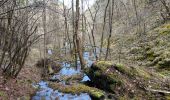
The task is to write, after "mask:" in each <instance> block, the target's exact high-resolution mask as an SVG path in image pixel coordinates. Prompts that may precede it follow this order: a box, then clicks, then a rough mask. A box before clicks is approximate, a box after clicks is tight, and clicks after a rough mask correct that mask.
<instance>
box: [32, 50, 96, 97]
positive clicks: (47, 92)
mask: <svg viewBox="0 0 170 100" xmlns="http://www.w3.org/2000/svg"><path fill="white" fill-rule="evenodd" d="M83 57H84V59H85V60H86V62H87V66H88V67H90V66H91V65H92V63H93V62H94V61H93V60H92V59H93V58H94V55H90V52H84V53H83ZM61 65H62V69H61V70H60V71H59V72H58V73H56V74H55V75H53V76H52V77H51V80H55V81H58V82H61V83H62V84H63V85H66V82H65V81H63V80H61V77H62V76H72V75H77V74H82V75H83V78H82V79H81V80H80V81H79V82H86V81H90V79H89V77H88V76H87V75H85V74H84V73H83V72H81V68H80V67H78V69H76V68H74V67H72V66H71V64H70V63H68V62H62V63H61ZM78 65H79V66H80V62H79V61H78ZM33 87H35V88H38V91H37V92H36V94H35V96H33V98H32V100H91V97H90V96H89V94H87V93H81V94H67V93H62V92H59V91H58V90H54V89H52V88H50V87H49V86H48V82H46V81H40V82H39V83H37V84H35V83H34V84H33Z"/></svg>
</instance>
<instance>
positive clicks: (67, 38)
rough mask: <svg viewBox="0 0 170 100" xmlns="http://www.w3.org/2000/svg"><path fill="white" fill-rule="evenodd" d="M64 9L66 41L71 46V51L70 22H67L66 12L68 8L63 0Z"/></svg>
mask: <svg viewBox="0 0 170 100" xmlns="http://www.w3.org/2000/svg"><path fill="white" fill-rule="evenodd" d="M63 9H64V23H65V34H66V41H67V40H68V42H69V46H70V50H71V40H70V36H69V28H68V21H67V12H66V7H65V4H64V0H63Z"/></svg>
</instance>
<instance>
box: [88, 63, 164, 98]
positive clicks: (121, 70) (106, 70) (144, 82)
mask: <svg viewBox="0 0 170 100" xmlns="http://www.w3.org/2000/svg"><path fill="white" fill-rule="evenodd" d="M85 72H86V74H87V75H88V76H89V77H90V79H91V80H92V82H93V84H95V85H96V86H97V87H98V88H101V89H103V90H106V91H109V92H112V93H115V94H117V95H118V97H120V99H122V100H124V99H125V98H126V97H128V98H131V99H132V98H133V99H134V100H138V99H142V97H143V98H147V99H148V98H150V97H152V98H155V96H156V95H157V94H156V95H155V94H152V93H151V94H149V91H147V90H145V89H146V88H148V87H152V88H154V89H159V88H160V87H164V86H163V85H162V84H164V83H162V82H157V81H158V79H159V81H161V80H162V79H163V77H162V76H161V75H159V74H157V73H153V72H149V71H147V70H146V69H144V68H139V67H132V66H131V67H128V66H125V65H123V64H113V62H111V61H98V62H96V63H95V64H93V65H92V67H91V68H88V69H86V70H85ZM99 81H100V84H97V83H99ZM152 82H153V83H152ZM164 85H166V84H164ZM139 94H140V95H139ZM163 98H165V97H163ZM125 100H127V98H126V99H125Z"/></svg>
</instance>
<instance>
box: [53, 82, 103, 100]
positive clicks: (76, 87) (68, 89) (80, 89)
mask: <svg viewBox="0 0 170 100" xmlns="http://www.w3.org/2000/svg"><path fill="white" fill-rule="evenodd" d="M50 86H51V87H52V88H53V89H57V90H59V91H61V92H63V93H72V94H79V93H89V94H90V95H91V96H92V97H93V98H96V99H100V98H102V97H103V96H104V94H105V93H104V92H103V91H102V90H99V89H97V88H93V87H89V86H86V85H84V84H73V85H69V86H63V85H61V84H57V83H56V84H55V83H51V84H50Z"/></svg>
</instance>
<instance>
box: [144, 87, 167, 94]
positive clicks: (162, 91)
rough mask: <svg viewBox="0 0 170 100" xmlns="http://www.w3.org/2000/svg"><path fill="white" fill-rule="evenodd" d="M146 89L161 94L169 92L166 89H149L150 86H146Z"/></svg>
mask: <svg viewBox="0 0 170 100" xmlns="http://www.w3.org/2000/svg"><path fill="white" fill-rule="evenodd" d="M146 90H147V91H150V92H158V93H163V94H170V91H166V90H156V89H151V88H147V89H146Z"/></svg>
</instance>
